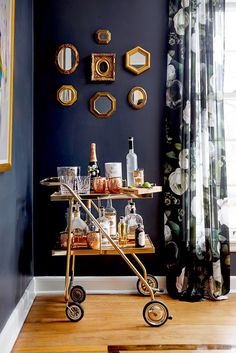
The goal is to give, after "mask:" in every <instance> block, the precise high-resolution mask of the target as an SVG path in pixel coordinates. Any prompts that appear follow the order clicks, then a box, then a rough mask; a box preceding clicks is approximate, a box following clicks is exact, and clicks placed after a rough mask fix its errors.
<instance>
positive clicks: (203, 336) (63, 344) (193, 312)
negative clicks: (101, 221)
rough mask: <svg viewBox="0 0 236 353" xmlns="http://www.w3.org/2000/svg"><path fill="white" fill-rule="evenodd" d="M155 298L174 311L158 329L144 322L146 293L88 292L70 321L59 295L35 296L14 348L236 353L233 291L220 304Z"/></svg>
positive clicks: (34, 352) (37, 352)
mask: <svg viewBox="0 0 236 353" xmlns="http://www.w3.org/2000/svg"><path fill="white" fill-rule="evenodd" d="M157 299H159V300H162V301H164V303H165V304H166V305H167V306H168V309H169V311H170V313H171V314H172V315H173V320H172V321H170V320H168V321H167V323H166V324H164V325H163V326H161V327H159V328H156V327H150V326H148V325H147V324H146V323H145V321H144V320H143V316H142V311H143V307H144V305H145V304H146V303H147V302H148V301H149V297H142V296H139V295H87V298H86V301H85V302H84V303H83V304H82V305H83V307H84V311H85V314H84V318H83V319H82V320H81V321H79V322H78V323H72V322H70V321H68V319H67V318H66V316H65V302H64V300H63V296H38V297H37V298H36V299H35V301H34V304H33V306H32V308H31V310H30V312H29V315H28V317H27V319H26V322H25V324H24V326H23V328H22V330H21V333H20V335H19V337H18V340H17V342H16V344H15V346H14V348H13V351H12V352H13V353H29V352H31V353H46V352H47V353H50V352H54V353H62V352H63V353H70V352H78V353H85V352H86V353H88V352H89V353H92V352H93V353H105V352H108V350H107V349H108V346H111V347H110V348H109V349H110V352H125V351H127V350H128V351H129V353H133V352H137V349H138V351H139V353H140V352H142V349H143V351H149V352H151V353H152V351H151V350H150V349H151V348H152V347H151V346H150V345H153V348H154V349H155V350H154V352H158V351H159V350H160V351H161V350H168V353H170V352H172V351H173V352H175V353H182V351H184V353H186V350H188V353H190V352H192V351H194V350H197V353H200V351H201V350H203V351H204V350H205V351H206V350H208V349H209V350H211V353H215V351H214V349H213V348H215V350H217V352H218V353H225V351H227V352H229V350H230V348H232V350H233V351H235V352H236V348H235V347H236V310H235V308H236V295H233V294H231V295H229V300H224V301H218V302H213V301H202V302H198V303H188V302H181V301H178V300H173V299H170V298H169V297H168V296H166V295H161V296H157ZM170 344H171V345H172V346H168V345H170ZM122 345H123V351H122V350H120V351H119V350H116V351H115V350H113V351H112V346H113V347H115V346H116V348H117V347H118V346H119V347H121V346H122ZM173 345H174V346H173ZM193 345H194V346H193ZM207 345H209V346H207ZM211 345H213V346H211ZM145 346H149V348H150V349H148V347H146V348H145ZM154 346H155V347H154ZM231 346H232V347H231ZM127 347H128V348H127ZM137 347H138V348H137ZM121 348H122V347H121ZM114 349H115V348H114ZM117 349H118V348H117ZM119 349H120V348H119ZM132 349H133V351H132ZM232 350H231V351H232Z"/></svg>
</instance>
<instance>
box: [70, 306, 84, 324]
mask: <svg viewBox="0 0 236 353" xmlns="http://www.w3.org/2000/svg"><path fill="white" fill-rule="evenodd" d="M66 316H67V318H68V319H69V320H70V321H73V322H77V321H80V320H81V319H82V318H83V316H84V309H83V308H82V306H81V305H80V304H78V303H69V304H68V305H67V306H66Z"/></svg>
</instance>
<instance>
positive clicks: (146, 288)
mask: <svg viewBox="0 0 236 353" xmlns="http://www.w3.org/2000/svg"><path fill="white" fill-rule="evenodd" d="M40 183H41V184H42V185H45V186H57V187H59V186H60V187H61V186H62V187H64V188H66V189H67V191H68V192H67V194H62V193H61V192H58V191H57V192H54V193H53V194H52V195H51V198H50V199H51V201H67V202H68V203H69V214H68V229H67V233H68V238H67V239H68V241H67V249H65V250H63V249H62V250H53V251H52V256H66V275H65V301H66V316H67V318H68V319H69V320H70V321H73V322H77V321H80V320H81V319H82V318H83V316H84V309H83V307H82V305H81V303H82V302H83V301H84V300H85V298H86V292H85V289H84V288H83V287H82V286H80V285H74V283H73V282H74V270H75V257H76V256H84V255H93V256H94V255H120V256H121V257H122V258H123V259H124V261H125V262H126V263H127V265H128V266H129V267H130V268H131V270H132V271H133V272H134V274H135V275H136V276H137V277H138V280H137V290H138V292H139V293H140V294H141V295H144V296H149V295H150V297H151V301H149V302H148V303H147V304H146V305H145V306H144V308H143V318H144V320H145V321H146V323H147V324H149V325H150V326H155V327H159V326H162V325H163V324H165V323H166V321H167V320H168V319H172V316H171V315H170V314H169V310H168V308H167V306H166V305H165V304H164V303H163V302H162V301H160V300H156V299H155V297H154V294H155V293H160V292H163V290H162V289H159V288H158V282H157V280H156V278H155V277H154V276H153V275H150V274H147V271H146V268H145V266H144V265H143V263H142V262H141V261H140V259H139V258H138V256H137V255H136V254H145V253H154V252H155V248H154V246H153V244H152V241H151V239H150V238H149V236H148V235H145V247H144V248H137V247H135V244H134V242H133V243H132V242H131V243H130V244H128V245H127V246H125V247H120V246H119V245H118V244H117V243H116V242H115V241H114V240H113V239H112V238H111V237H110V236H109V235H108V234H107V233H106V232H105V230H104V229H103V227H102V226H101V225H100V223H99V222H98V221H97V219H96V218H95V217H94V216H93V214H92V213H91V211H90V210H89V208H88V207H87V206H86V205H85V203H86V202H91V203H92V205H93V207H95V208H96V209H97V208H98V207H97V205H96V203H95V202H94V201H98V202H99V201H100V200H106V199H108V198H112V199H118V200H122V199H131V198H132V199H136V198H152V197H153V193H156V192H161V190H162V188H161V186H156V187H153V188H152V189H150V190H146V189H143V190H138V192H137V190H129V189H127V190H126V189H125V188H124V189H123V190H122V192H121V193H120V194H97V193H90V194H86V195H79V194H77V193H75V191H73V190H72V189H71V188H70V186H69V185H67V184H66V183H61V182H59V179H58V178H57V177H50V178H46V179H43V180H41V181H40ZM75 202H76V203H78V204H79V205H80V207H81V208H82V209H83V210H84V211H85V213H86V214H87V215H88V216H89V217H90V219H91V221H92V222H93V223H94V224H95V225H96V227H97V228H98V229H99V230H100V232H101V233H102V234H103V235H104V236H105V237H106V239H107V240H108V242H109V243H108V245H106V246H103V245H100V248H99V249H96V250H95V249H89V248H81V249H80V248H78V249H72V248H71V237H70V236H69V235H70V234H71V225H72V212H73V205H74V203H75ZM127 255H131V256H132V258H133V260H134V261H135V262H136V264H137V265H138V266H139V267H140V268H141V270H142V274H141V273H140V272H139V271H138V270H137V268H136V267H135V266H134V264H133V263H132V262H131V261H130V260H129V258H128V256H127Z"/></svg>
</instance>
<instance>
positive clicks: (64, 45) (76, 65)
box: [55, 43, 79, 75]
mask: <svg viewBox="0 0 236 353" xmlns="http://www.w3.org/2000/svg"><path fill="white" fill-rule="evenodd" d="M65 48H70V49H71V50H73V52H74V54H75V63H74V66H72V68H71V69H69V70H64V69H62V68H61V67H60V65H59V64H58V56H59V53H60V50H61V49H65ZM55 64H56V67H57V69H58V70H59V71H60V72H61V73H62V74H66V75H68V74H72V73H73V72H74V71H75V70H76V69H77V67H78V65H79V53H78V50H77V49H76V47H75V46H74V45H73V44H69V43H65V44H62V45H60V46H59V48H57V51H56V54H55Z"/></svg>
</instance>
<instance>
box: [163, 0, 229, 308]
mask: <svg viewBox="0 0 236 353" xmlns="http://www.w3.org/2000/svg"><path fill="white" fill-rule="evenodd" d="M223 79H224V0H169V37H168V63H167V88H166V116H165V118H166V120H165V165H164V212H165V214H164V231H165V244H166V266H167V289H168V292H169V294H170V295H172V296H173V297H178V298H182V299H184V300H185V299H186V300H192V301H194V300H199V299H201V298H203V297H210V298H213V299H221V298H223V295H224V294H226V293H228V291H229V285H230V257H229V228H228V220H227V181H226V161H225V142H224V112H223Z"/></svg>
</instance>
